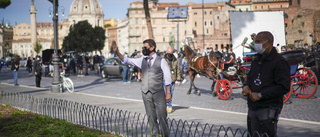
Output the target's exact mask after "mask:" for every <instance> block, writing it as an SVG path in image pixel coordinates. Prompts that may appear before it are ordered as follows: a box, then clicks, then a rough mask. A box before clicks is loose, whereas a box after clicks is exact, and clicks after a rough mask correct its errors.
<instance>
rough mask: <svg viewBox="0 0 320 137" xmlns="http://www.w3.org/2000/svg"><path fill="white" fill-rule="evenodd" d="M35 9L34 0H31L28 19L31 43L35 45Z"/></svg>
mask: <svg viewBox="0 0 320 137" xmlns="http://www.w3.org/2000/svg"><path fill="white" fill-rule="evenodd" d="M36 14H37V10H36V7H35V6H34V0H32V5H31V7H30V21H31V44H32V46H33V47H35V45H36V42H37V24H36V23H37V19H36Z"/></svg>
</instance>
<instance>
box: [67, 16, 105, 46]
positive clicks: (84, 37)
mask: <svg viewBox="0 0 320 137" xmlns="http://www.w3.org/2000/svg"><path fill="white" fill-rule="evenodd" d="M104 33H105V30H104V29H103V28H101V27H95V28H92V26H91V24H89V23H88V21H80V22H78V23H77V24H75V25H74V26H71V27H70V28H69V34H68V35H67V36H66V37H64V40H63V44H62V49H63V50H64V51H78V52H91V51H94V50H99V51H100V50H102V49H103V47H104V41H105V39H106V36H105V34H104Z"/></svg>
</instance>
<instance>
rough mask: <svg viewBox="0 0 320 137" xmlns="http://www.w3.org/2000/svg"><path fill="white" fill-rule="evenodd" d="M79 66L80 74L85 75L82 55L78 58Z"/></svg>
mask: <svg viewBox="0 0 320 137" xmlns="http://www.w3.org/2000/svg"><path fill="white" fill-rule="evenodd" d="M77 67H78V75H79V76H82V75H83V58H82V56H80V55H79V56H78V58H77Z"/></svg>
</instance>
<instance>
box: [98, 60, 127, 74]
mask: <svg viewBox="0 0 320 137" xmlns="http://www.w3.org/2000/svg"><path fill="white" fill-rule="evenodd" d="M122 66H123V64H121V60H120V59H119V58H118V57H112V58H108V59H107V60H106V61H105V62H104V63H103V65H102V66H100V72H101V77H102V78H108V77H109V76H122Z"/></svg>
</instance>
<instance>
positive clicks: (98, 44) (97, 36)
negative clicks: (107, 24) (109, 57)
mask: <svg viewBox="0 0 320 137" xmlns="http://www.w3.org/2000/svg"><path fill="white" fill-rule="evenodd" d="M93 32H94V35H93V36H94V40H93V44H94V50H98V51H99V52H100V54H102V52H101V50H102V49H103V48H104V42H105V40H106V35H105V30H104V29H103V28H102V27H95V28H94V29H93Z"/></svg>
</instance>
